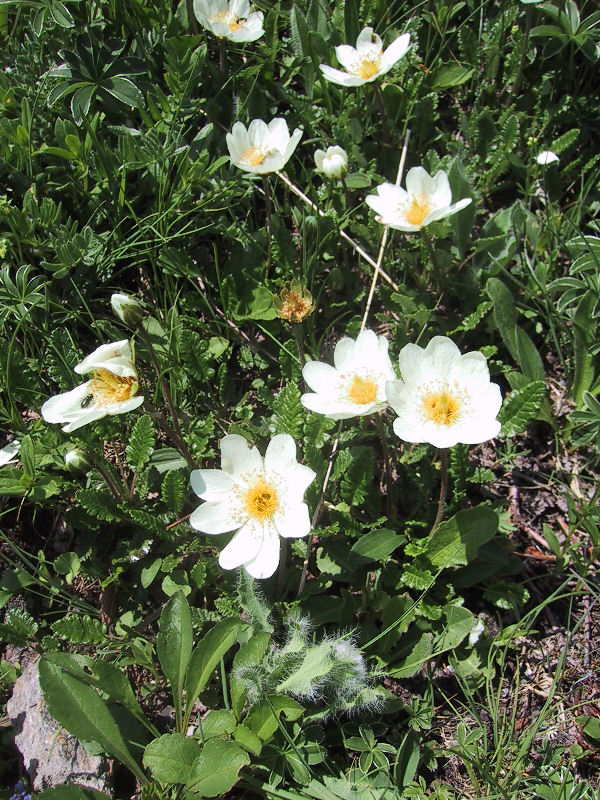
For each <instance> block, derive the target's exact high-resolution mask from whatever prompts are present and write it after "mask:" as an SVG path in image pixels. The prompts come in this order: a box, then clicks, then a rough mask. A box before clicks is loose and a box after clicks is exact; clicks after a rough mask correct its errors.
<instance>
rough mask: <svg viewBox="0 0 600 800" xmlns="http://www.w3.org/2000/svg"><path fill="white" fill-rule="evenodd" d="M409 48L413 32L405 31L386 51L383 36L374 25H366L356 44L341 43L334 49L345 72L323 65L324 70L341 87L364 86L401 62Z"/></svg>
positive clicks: (329, 78) (332, 81) (328, 78)
mask: <svg viewBox="0 0 600 800" xmlns="http://www.w3.org/2000/svg"><path fill="white" fill-rule="evenodd" d="M409 47H410V34H409V33H403V34H402V36H399V37H398V38H397V39H395V40H394V41H393V42H392V43H391V45H390V46H389V47H388V48H387V49H386V50H384V49H383V42H382V40H381V36H379V35H378V34H376V33H374V32H373V28H363V29H362V31H361V32H360V33H359V34H358V39H357V40H356V47H352V45H349V44H340V45H338V46H337V47H336V48H335V54H336V56H337V60H338V61H339V62H340V64H341V65H342V67H344V69H345V70H346V72H342V70H340V69H335V67H330V66H329V65H328V64H321V65H320V66H321V72H322V73H323V75H324V77H325V78H327V80H328V81H331V83H336V84H338V85H339V86H362V84H363V83H371V82H372V81H376V80H377V78H380V77H381V76H382V75H385V74H386V73H387V72H389V71H390V70H391V68H392V67H393V66H394V65H395V64H397V63H398V61H400V59H401V58H402V56H403V55H404V54H405V53H406V52H407V50H408V48H409Z"/></svg>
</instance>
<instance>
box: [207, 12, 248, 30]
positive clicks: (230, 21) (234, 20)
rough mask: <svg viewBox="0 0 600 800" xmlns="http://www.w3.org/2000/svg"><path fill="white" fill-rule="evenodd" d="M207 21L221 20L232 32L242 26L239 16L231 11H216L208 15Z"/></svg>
mask: <svg viewBox="0 0 600 800" xmlns="http://www.w3.org/2000/svg"><path fill="white" fill-rule="evenodd" d="M209 22H222V23H223V24H224V25H227V27H228V28H229V30H230V31H231V32H232V33H233V32H234V31H238V30H239V29H240V28H241V27H242V25H241V24H240V17H237V16H236V15H235V14H232V13H231V11H217V13H216V14H213V15H212V16H211V17H209Z"/></svg>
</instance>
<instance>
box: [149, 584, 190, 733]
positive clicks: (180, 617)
mask: <svg viewBox="0 0 600 800" xmlns="http://www.w3.org/2000/svg"><path fill="white" fill-rule="evenodd" d="M158 624H159V634H158V636H157V639H156V652H157V655H158V660H159V661H160V666H161V667H162V670H163V672H164V674H165V677H166V678H167V680H168V681H169V684H170V686H171V690H172V692H173V701H174V704H175V711H176V715H177V719H178V722H179V721H180V720H181V703H182V698H181V693H182V691H183V683H184V680H185V673H186V670H187V666H188V663H189V660H190V655H191V652H192V640H193V630H192V617H191V614H190V607H189V605H188V602H187V600H186V599H185V596H184V595H183V592H178V593H177V594H174V595H173V597H172V598H171V599H170V600H169V602H168V603H167V604H166V606H165V607H164V608H163V612H162V614H161V615H160V620H159V623H158Z"/></svg>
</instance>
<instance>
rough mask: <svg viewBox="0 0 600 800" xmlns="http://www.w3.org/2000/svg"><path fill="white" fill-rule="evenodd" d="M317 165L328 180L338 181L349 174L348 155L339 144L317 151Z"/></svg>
mask: <svg viewBox="0 0 600 800" xmlns="http://www.w3.org/2000/svg"><path fill="white" fill-rule="evenodd" d="M315 165H316V167H317V170H318V171H319V172H322V173H323V175H325V177H326V178H331V179H332V180H338V179H339V178H343V177H344V175H345V174H346V172H348V154H347V153H346V151H345V150H343V149H342V148H341V147H339V146H338V145H337V144H336V145H333V146H332V147H328V148H327V151H325V150H316V151H315Z"/></svg>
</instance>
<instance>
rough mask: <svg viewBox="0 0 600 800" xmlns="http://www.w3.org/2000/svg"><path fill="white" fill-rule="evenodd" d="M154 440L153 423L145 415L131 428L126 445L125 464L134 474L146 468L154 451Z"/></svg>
mask: <svg viewBox="0 0 600 800" xmlns="http://www.w3.org/2000/svg"><path fill="white" fill-rule="evenodd" d="M155 442H156V439H155V436H154V422H153V421H152V419H151V417H149V416H148V415H147V414H144V415H143V416H141V417H140V418H139V419H138V420H137V421H136V423H135V425H134V426H133V430H132V432H131V437H130V439H129V444H128V445H127V450H126V453H127V463H128V464H129V466H130V467H131V469H133V470H135V472H139V471H140V470H141V469H142V468H143V467H145V466H146V464H147V463H148V460H149V459H150V456H151V455H152V453H153V451H154V445H155Z"/></svg>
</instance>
